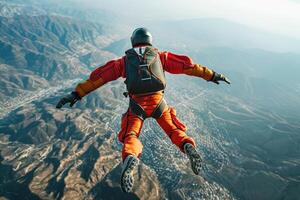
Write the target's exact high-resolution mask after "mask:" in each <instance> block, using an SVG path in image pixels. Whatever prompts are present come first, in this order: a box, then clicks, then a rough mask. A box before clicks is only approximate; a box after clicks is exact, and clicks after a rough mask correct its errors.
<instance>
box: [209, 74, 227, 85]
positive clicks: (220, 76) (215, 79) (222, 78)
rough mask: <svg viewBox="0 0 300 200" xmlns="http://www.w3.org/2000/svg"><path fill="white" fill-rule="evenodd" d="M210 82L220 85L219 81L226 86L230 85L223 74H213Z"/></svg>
mask: <svg viewBox="0 0 300 200" xmlns="http://www.w3.org/2000/svg"><path fill="white" fill-rule="evenodd" d="M211 81H212V82H214V83H216V84H218V85H219V84H220V83H219V81H224V82H225V83H227V84H230V83H231V82H230V80H229V79H228V78H227V77H226V76H224V75H223V74H219V73H217V72H215V73H214V75H213V77H212V79H211Z"/></svg>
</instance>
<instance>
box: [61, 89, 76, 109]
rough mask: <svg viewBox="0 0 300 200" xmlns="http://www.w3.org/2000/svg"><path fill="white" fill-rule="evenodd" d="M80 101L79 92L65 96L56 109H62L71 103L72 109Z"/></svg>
mask: <svg viewBox="0 0 300 200" xmlns="http://www.w3.org/2000/svg"><path fill="white" fill-rule="evenodd" d="M78 100H80V97H79V95H78V94H77V92H72V93H71V94H68V95H66V96H64V97H63V98H62V99H61V100H60V101H59V102H58V103H57V105H56V108H58V109H60V108H62V107H63V106H64V105H65V104H67V103H70V107H72V106H73V105H74V104H75V103H76V102H77V101H78Z"/></svg>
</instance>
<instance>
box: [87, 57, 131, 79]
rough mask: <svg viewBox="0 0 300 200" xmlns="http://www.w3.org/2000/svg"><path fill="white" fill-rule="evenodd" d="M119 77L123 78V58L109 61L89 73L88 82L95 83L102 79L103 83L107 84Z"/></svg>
mask: <svg viewBox="0 0 300 200" xmlns="http://www.w3.org/2000/svg"><path fill="white" fill-rule="evenodd" d="M120 77H123V78H125V62H124V57H122V58H119V59H116V60H111V61H109V62H107V63H106V64H105V65H103V66H100V67H98V68H97V69H95V70H94V71H93V72H92V73H91V75H90V78H89V80H91V81H97V80H99V79H100V78H102V79H103V80H104V83H107V82H109V81H113V80H116V79H118V78H120Z"/></svg>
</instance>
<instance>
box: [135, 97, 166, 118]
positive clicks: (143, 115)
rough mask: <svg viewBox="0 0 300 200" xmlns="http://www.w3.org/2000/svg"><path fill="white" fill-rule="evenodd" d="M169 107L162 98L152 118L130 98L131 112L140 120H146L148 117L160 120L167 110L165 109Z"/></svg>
mask: <svg viewBox="0 0 300 200" xmlns="http://www.w3.org/2000/svg"><path fill="white" fill-rule="evenodd" d="M166 106H167V102H166V100H165V99H164V98H163V97H162V98H161V100H160V102H159V104H158V105H157V107H156V108H155V110H154V111H153V112H152V114H151V116H147V114H146V112H145V110H144V108H143V107H142V106H141V105H140V104H138V103H137V102H136V101H135V100H133V99H132V98H130V100H129V107H130V109H131V111H132V112H133V113H134V114H136V115H137V116H138V117H139V118H141V119H142V120H145V119H146V118H148V117H153V118H155V119H157V118H160V117H161V115H162V114H163V111H164V109H165V107H166Z"/></svg>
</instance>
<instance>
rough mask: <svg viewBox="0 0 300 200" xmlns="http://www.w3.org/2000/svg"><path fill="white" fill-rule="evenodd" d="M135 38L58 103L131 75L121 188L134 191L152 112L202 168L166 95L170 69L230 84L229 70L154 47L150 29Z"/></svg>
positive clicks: (123, 126)
mask: <svg viewBox="0 0 300 200" xmlns="http://www.w3.org/2000/svg"><path fill="white" fill-rule="evenodd" d="M131 43H132V47H133V48H131V49H129V50H127V51H126V53H125V56H123V57H121V58H119V59H116V60H111V61H109V62H108V63H106V64H105V65H103V66H100V67H99V68H97V69H96V70H94V71H93V72H92V73H91V75H90V77H89V79H88V80H86V81H85V82H83V83H79V84H78V85H77V87H76V88H75V91H74V92H72V93H71V94H69V95H67V96H65V97H63V98H62V99H61V100H60V101H59V103H58V104H57V106H56V107H57V108H61V107H62V106H63V105H64V104H66V103H70V106H71V107H72V106H73V105H74V103H76V102H77V101H78V100H80V99H81V98H82V97H84V96H85V95H87V94H88V93H90V92H92V91H93V90H95V89H97V88H99V87H101V86H102V85H104V84H105V83H107V82H110V81H113V80H116V79H118V78H120V77H123V78H126V80H125V84H126V87H127V92H126V93H124V95H125V96H128V97H129V108H128V110H127V112H126V113H125V114H123V117H122V123H121V131H120V133H119V135H118V137H119V140H120V142H122V143H123V150H122V159H123V168H122V174H121V188H122V190H123V191H124V192H131V191H132V187H133V170H134V169H135V167H136V166H137V165H138V162H139V159H138V158H139V157H140V155H141V153H142V148H143V145H142V143H141V142H140V140H139V139H138V138H139V136H140V131H141V128H142V125H143V122H144V120H145V119H146V118H149V117H152V118H155V119H156V121H157V123H158V124H159V125H160V126H161V128H162V129H163V130H164V131H165V132H166V134H167V135H168V136H169V138H170V139H171V141H172V143H173V144H175V145H176V146H177V147H178V148H179V149H180V150H181V151H182V152H183V153H186V154H187V156H188V158H189V159H190V163H191V167H192V170H193V172H194V173H195V174H197V175H198V174H199V172H200V169H201V162H202V160H201V156H200V154H199V153H198V152H197V150H196V149H195V147H196V144H195V141H194V140H193V138H191V137H189V136H188V135H187V134H186V127H185V125H184V124H183V123H182V122H181V121H180V120H179V119H178V118H177V117H176V111H175V109H174V108H173V107H170V106H168V105H167V103H166V101H165V100H164V89H165V87H166V79H165V71H167V72H169V73H172V74H187V75H190V76H196V77H201V78H203V79H205V80H207V81H212V82H214V83H216V84H219V81H225V82H226V83H228V84H230V82H229V80H228V79H227V78H226V77H225V76H224V75H222V74H218V73H216V72H214V71H212V70H210V69H208V68H207V67H205V66H202V65H199V64H194V63H193V62H192V60H191V59H190V58H189V57H187V56H184V55H176V54H173V53H171V52H160V51H158V50H157V49H155V48H154V47H153V46H152V36H151V34H150V33H149V31H148V30H147V29H145V28H138V29H136V30H135V31H134V32H133V34H132V36H131Z"/></svg>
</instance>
